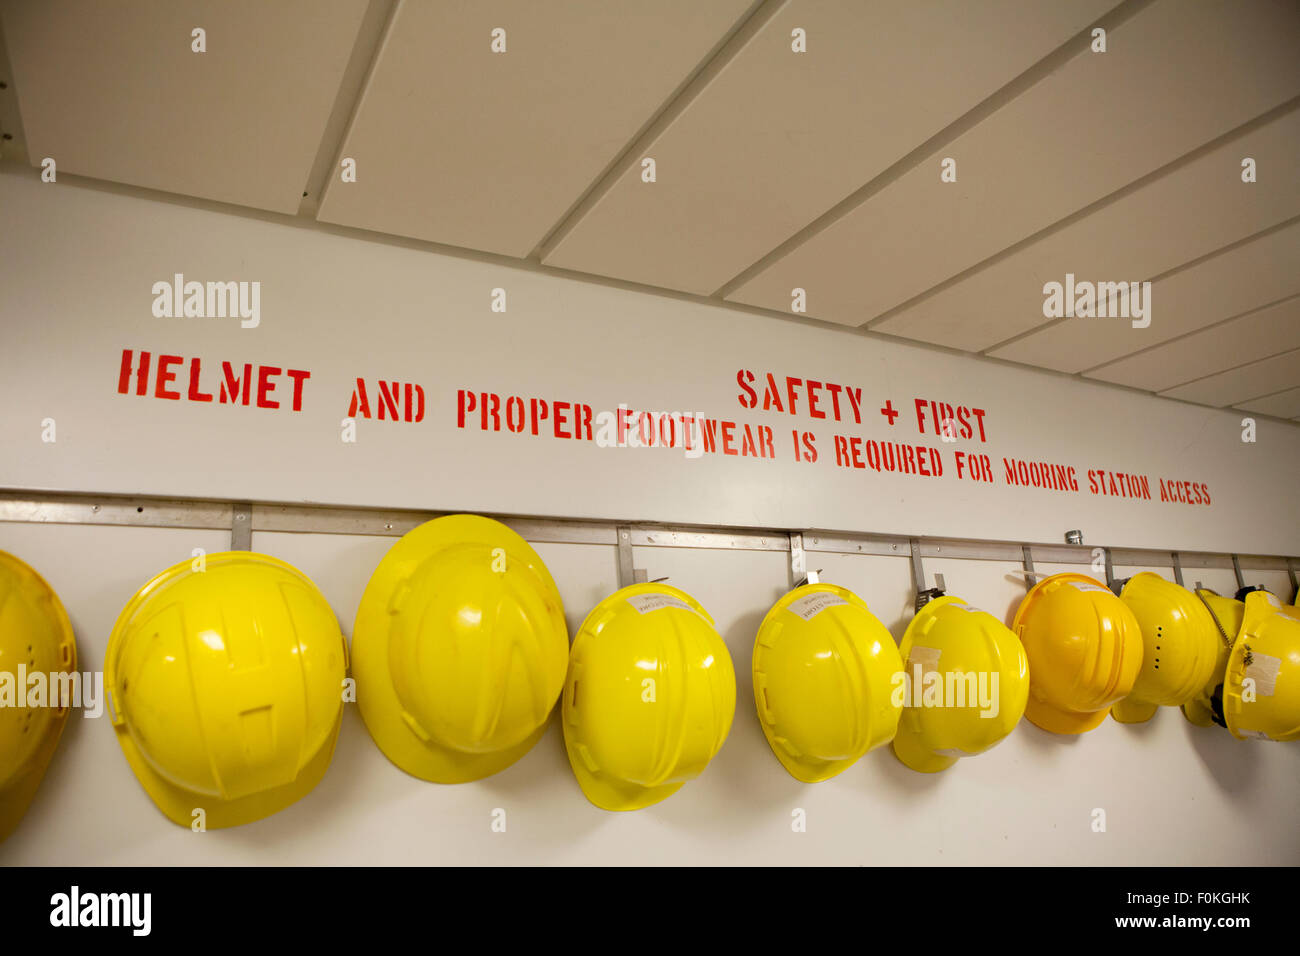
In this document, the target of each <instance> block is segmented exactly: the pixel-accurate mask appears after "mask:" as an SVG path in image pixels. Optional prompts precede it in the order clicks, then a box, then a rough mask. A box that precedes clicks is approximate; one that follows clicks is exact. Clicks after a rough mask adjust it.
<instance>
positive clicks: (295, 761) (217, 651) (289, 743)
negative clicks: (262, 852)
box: [104, 551, 347, 829]
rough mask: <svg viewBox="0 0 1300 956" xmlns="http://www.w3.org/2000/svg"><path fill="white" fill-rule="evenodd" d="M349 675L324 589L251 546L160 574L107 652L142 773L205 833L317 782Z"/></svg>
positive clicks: (272, 809) (260, 813) (122, 740)
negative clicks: (202, 828) (206, 830)
mask: <svg viewBox="0 0 1300 956" xmlns="http://www.w3.org/2000/svg"><path fill="white" fill-rule="evenodd" d="M346 671H347V648H346V646H345V645H344V643H343V635H342V634H341V633H340V631H339V625H338V620H337V619H336V618H335V617H334V612H333V611H332V610H331V609H330V606H329V603H328V602H327V601H326V600H325V596H324V595H323V594H321V593H320V591H319V590H318V589H317V588H316V585H315V584H313V583H312V581H311V579H310V578H308V577H307V576H306V575H305V574H303V573H302V572H301V571H299V570H298V569H297V568H295V567H293V566H292V565H290V564H287V563H286V562H284V561H281V560H280V559H279V558H273V557H271V556H270V555H266V554H256V553H253V552H248V551H225V552H221V553H219V554H210V555H207V556H206V557H205V558H196V559H194V560H192V561H190V560H187V561H181V562H180V563H178V564H175V565H173V566H172V567H170V568H168V569H167V570H166V571H163V572H162V573H161V574H159V575H157V576H156V577H154V578H153V580H151V581H150V582H149V583H148V584H146V585H145V586H144V587H142V588H141V589H140V590H139V591H137V592H136V593H135V596H134V597H132V598H131V600H130V601H129V602H127V605H126V607H124V608H123V609H122V613H121V614H119V615H118V617H117V622H116V623H115V624H114V625H113V632H112V634H111V635H110V636H109V639H108V652H107V654H106V655H105V658H104V682H105V684H106V685H107V687H108V692H109V703H110V706H111V709H110V716H111V717H112V721H113V728H114V730H116V731H117V742H118V743H119V744H120V745H121V747H122V752H123V753H124V754H125V755H126V759H127V762H128V763H129V764H130V765H131V769H132V770H133V771H135V775H136V777H137V778H139V780H140V783H141V785H143V787H144V789H145V791H146V792H147V793H148V794H149V796H150V797H152V798H153V801H154V803H156V804H157V805H158V808H159V809H160V810H162V812H163V813H164V814H165V815H166V816H167V818H168V819H170V820H171V821H172V822H174V823H178V824H180V825H181V826H194V825H195V824H196V823H197V822H199V821H200V820H201V821H202V823H203V826H204V827H206V828H208V829H215V828H218V827H230V826H239V825H240V824H243V823H251V822H253V821H254V820H260V819H262V818H263V817H266V816H270V815H271V814H272V813H276V812H278V811H280V810H283V809H284V808H285V807H287V806H289V805H290V804H292V803H294V802H295V801H297V800H299V799H301V798H302V797H304V796H306V795H307V794H308V793H309V792H310V791H311V789H312V788H313V787H315V786H316V784H317V783H319V782H320V779H321V777H323V776H324V775H325V771H326V769H327V768H328V767H329V763H330V758H331V757H332V756H333V754H334V743H335V741H336V740H337V738H338V732H339V724H340V723H341V721H342V719H343V679H344V676H345V675H346ZM196 810H202V811H203V815H202V817H200V816H199V815H198V814H196V813H195V811H196Z"/></svg>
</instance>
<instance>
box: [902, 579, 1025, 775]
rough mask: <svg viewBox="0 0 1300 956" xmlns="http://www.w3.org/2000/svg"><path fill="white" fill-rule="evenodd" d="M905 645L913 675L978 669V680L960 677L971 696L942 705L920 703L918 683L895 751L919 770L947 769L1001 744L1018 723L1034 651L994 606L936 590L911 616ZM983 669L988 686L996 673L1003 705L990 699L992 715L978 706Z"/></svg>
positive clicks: (906, 706) (910, 676) (990, 689)
mask: <svg viewBox="0 0 1300 956" xmlns="http://www.w3.org/2000/svg"><path fill="white" fill-rule="evenodd" d="M902 653H903V658H904V659H905V660H906V661H907V664H906V665H905V671H906V673H907V675H908V679H909V680H910V681H913V682H915V681H916V680H917V677H918V674H917V671H918V669H919V670H920V672H921V675H924V674H926V673H929V672H931V671H934V672H937V673H938V674H940V675H947V674H951V673H956V674H962V675H966V674H973V675H974V676H975V682H976V685H975V687H974V688H972V687H970V686H969V684H968V683H965V682H960V683H957V684H954V687H956V688H959V692H960V693H961V694H962V695H963V696H965V695H966V694H968V693H970V694H974V695H975V698H974V699H973V700H971V699H970V697H966V700H967V701H969V703H965V702H963V706H956V705H955V704H954V702H953V701H950V700H945V701H943V704H944V706H941V707H926V706H915V705H914V702H913V700H912V699H910V698H911V697H912V696H914V695H915V694H916V693H919V691H917V690H914V691H913V695H909V699H907V700H905V701H904V706H903V717H902V720H901V722H900V723H899V726H898V735H897V736H896V737H895V738H894V754H895V756H897V757H898V759H899V760H901V761H902V762H903V763H905V764H906V765H907V766H909V767H911V768H912V769H913V770H917V771H920V772H921V773H937V772H938V771H940V770H946V769H948V768H949V767H951V766H952V765H953V764H955V763H956V762H957V760H958V758H960V757H970V756H973V755H975V754H978V753H983V752H984V751H985V750H988V749H989V748H991V747H994V746H996V745H997V744H998V743H1000V742H1001V741H1002V740H1003V739H1004V738H1005V737H1006V736H1007V735H1008V734H1009V733H1011V731H1013V730H1015V727H1016V724H1018V723H1020V718H1021V717H1022V716H1023V715H1024V712H1025V704H1026V702H1027V701H1028V699H1029V658H1028V656H1027V655H1026V654H1025V649H1024V647H1022V646H1021V644H1020V640H1019V638H1017V637H1016V635H1015V634H1013V633H1012V632H1011V630H1010V629H1009V628H1007V626H1006V625H1005V624H1003V623H1002V622H1001V621H999V620H998V619H997V618H995V617H994V616H993V615H992V614H988V613H987V612H985V611H981V610H979V609H978V608H974V607H971V606H970V605H969V604H967V603H966V602H965V601H963V600H962V599H961V598H957V597H952V596H950V595H945V596H943V597H938V598H935V599H934V600H932V601H930V602H929V603H928V604H926V605H925V606H924V607H923V608H921V610H920V611H918V612H917V614H916V616H915V617H914V618H912V621H911V623H910V624H908V626H907V632H906V633H905V634H904V635H903V644H902ZM981 675H988V676H987V677H985V678H984V687H985V689H986V692H987V693H990V694H991V693H993V686H992V677H993V675H997V679H998V684H997V689H996V693H997V697H996V701H997V708H996V710H994V709H993V708H992V707H990V708H989V709H988V712H989V715H987V716H986V713H985V711H984V710H983V709H982V708H981V706H980V697H979V691H978V687H979V677H980V676H981ZM922 679H923V677H922ZM944 679H945V684H946V682H947V678H946V677H945V678H944ZM990 703H991V701H990Z"/></svg>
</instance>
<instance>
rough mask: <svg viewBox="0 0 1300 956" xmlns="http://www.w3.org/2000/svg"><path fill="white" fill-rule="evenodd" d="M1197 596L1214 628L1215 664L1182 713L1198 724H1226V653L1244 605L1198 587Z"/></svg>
mask: <svg viewBox="0 0 1300 956" xmlns="http://www.w3.org/2000/svg"><path fill="white" fill-rule="evenodd" d="M1196 597H1197V598H1198V599H1199V600H1200V601H1201V603H1202V604H1204V605H1205V610H1206V612H1207V613H1208V614H1209V615H1210V620H1211V621H1213V623H1214V625H1215V627H1214V632H1215V637H1216V639H1217V640H1216V644H1215V656H1214V667H1213V669H1212V670H1211V672H1210V677H1209V680H1207V681H1206V682H1205V686H1204V687H1202V688H1201V689H1200V690H1199V691H1198V692H1197V693H1196V695H1195V696H1194V697H1193V698H1192V699H1191V700H1189V701H1187V702H1186V703H1185V704H1183V706H1182V711H1183V716H1184V717H1186V718H1187V719H1188V720H1189V721H1191V722H1192V723H1193V724H1195V725H1196V726H1198V727H1214V726H1216V725H1217V726H1220V727H1222V726H1225V725H1224V723H1223V673H1224V671H1225V670H1227V667H1228V655H1229V654H1230V653H1231V652H1232V645H1233V644H1234V643H1236V640H1237V635H1238V634H1239V633H1240V632H1241V621H1242V618H1243V617H1245V614H1246V605H1245V604H1244V603H1243V602H1241V601H1236V600H1233V599H1232V598H1227V597H1222V596H1221V595H1219V594H1218V593H1217V592H1215V591H1211V590H1210V589H1209V588H1200V589H1198V590H1197V591H1196Z"/></svg>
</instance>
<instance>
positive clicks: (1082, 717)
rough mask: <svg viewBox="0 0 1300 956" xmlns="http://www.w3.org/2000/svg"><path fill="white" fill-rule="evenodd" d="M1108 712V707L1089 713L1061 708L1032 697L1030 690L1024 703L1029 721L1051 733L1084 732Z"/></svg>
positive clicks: (1075, 733) (1092, 727)
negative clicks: (1026, 701)
mask: <svg viewBox="0 0 1300 956" xmlns="http://www.w3.org/2000/svg"><path fill="white" fill-rule="evenodd" d="M1108 713H1110V708H1109V707H1104V708H1102V709H1101V710H1096V711H1092V712H1091V713H1076V712H1074V711H1068V710H1061V709H1059V708H1057V707H1053V706H1052V705H1051V704H1046V703H1044V702H1043V701H1041V700H1038V699H1037V698H1036V697H1034V695H1033V692H1032V691H1031V692H1030V694H1029V701H1028V703H1026V704H1025V716H1026V717H1027V718H1029V722H1030V723H1031V724H1033V725H1034V726H1035V727H1037V728H1039V729H1040V730H1046V731H1047V732H1048V733H1053V734H1067V735H1072V736H1077V735H1078V734H1086V733H1087V732H1088V731H1090V730H1095V729H1096V728H1098V727H1099V726H1101V722H1102V721H1103V720H1105V719H1106V715H1107V714H1108Z"/></svg>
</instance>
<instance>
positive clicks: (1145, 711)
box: [1110, 697, 1159, 724]
mask: <svg viewBox="0 0 1300 956" xmlns="http://www.w3.org/2000/svg"><path fill="white" fill-rule="evenodd" d="M1158 709H1159V707H1158V706H1157V705H1156V704H1151V703H1148V702H1146V701H1145V700H1134V699H1133V698H1132V697H1125V698H1124V699H1123V700H1117V701H1115V703H1113V704H1111V705H1110V715H1111V716H1112V717H1113V718H1115V720H1117V721H1118V722H1119V723H1121V724H1145V723H1146V722H1147V721H1148V720H1150V719H1151V718H1152V717H1154V716H1155V715H1156V711H1157V710H1158Z"/></svg>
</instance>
